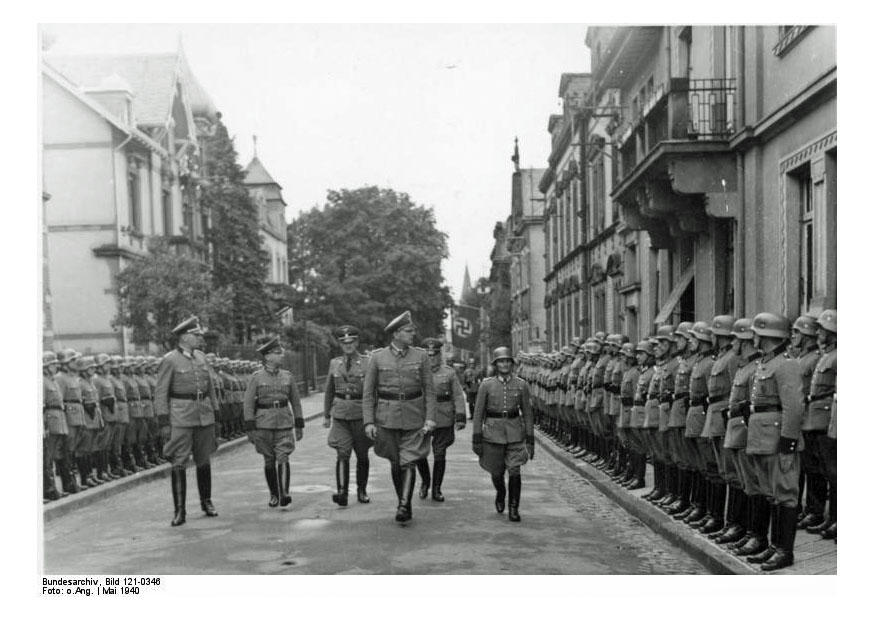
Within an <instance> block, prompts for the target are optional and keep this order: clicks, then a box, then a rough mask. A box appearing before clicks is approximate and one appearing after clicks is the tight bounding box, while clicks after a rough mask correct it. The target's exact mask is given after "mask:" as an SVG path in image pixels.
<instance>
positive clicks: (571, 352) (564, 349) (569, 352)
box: [562, 344, 574, 357]
mask: <svg viewBox="0 0 875 620" xmlns="http://www.w3.org/2000/svg"><path fill="white" fill-rule="evenodd" d="M562 355H566V356H568V357H571V356H572V355H574V349H573V348H571V347H570V346H569V345H567V344H566V345H565V346H564V347H562Z"/></svg>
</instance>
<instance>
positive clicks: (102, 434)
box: [94, 422, 115, 452]
mask: <svg viewBox="0 0 875 620" xmlns="http://www.w3.org/2000/svg"><path fill="white" fill-rule="evenodd" d="M113 424H115V422H104V423H103V428H102V429H100V431H98V433H97V440H96V445H95V447H94V451H95V452H106V451H107V450H109V449H110V447H111V446H112V426H113Z"/></svg>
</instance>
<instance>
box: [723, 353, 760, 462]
mask: <svg viewBox="0 0 875 620" xmlns="http://www.w3.org/2000/svg"><path fill="white" fill-rule="evenodd" d="M759 356H760V354H759V353H754V354H753V355H752V356H751V357H749V358H748V359H747V360H746V361H742V362H741V363H742V364H743V365H741V366H739V368H738V370H736V371H735V377H733V379H732V389H730V390H729V419H728V420H727V422H726V438H725V439H724V440H723V447H724V448H746V447H747V423H745V421H744V419H745V416H746V415H748V414H749V413H750V386H751V383H752V381H753V375H754V373H755V372H756V369H757V365H756V361H757V359H758V358H759Z"/></svg>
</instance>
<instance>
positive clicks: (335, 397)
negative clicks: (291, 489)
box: [323, 325, 373, 506]
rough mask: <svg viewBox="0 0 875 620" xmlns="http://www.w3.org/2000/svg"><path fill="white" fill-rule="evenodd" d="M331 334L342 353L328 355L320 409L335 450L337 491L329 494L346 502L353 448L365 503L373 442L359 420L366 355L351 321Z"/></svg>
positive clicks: (342, 503)
mask: <svg viewBox="0 0 875 620" xmlns="http://www.w3.org/2000/svg"><path fill="white" fill-rule="evenodd" d="M334 336H335V337H336V338H337V341H338V342H339V343H340V348H341V349H343V355H341V356H339V357H335V358H334V359H332V360H331V363H330V364H329V366H328V377H327V378H326V379H325V401H324V409H323V411H324V412H325V420H324V422H323V426H324V427H325V428H331V430H330V431H329V432H328V445H329V446H330V447H332V448H334V450H335V451H336V453H337V462H336V463H335V474H336V475H335V477H336V478H337V493H335V494H334V495H332V496H331V500H332V501H333V502H334V503H335V504H337V505H339V506H346V505H347V502H348V497H349V457H350V455H351V454H352V452H353V451H355V483H356V496H357V498H358V501H359V503H362V504H367V503H368V502H370V501H371V499H370V498H369V497H368V474H369V472H370V467H371V461H370V459H369V458H368V451H369V450H370V449H371V446H372V445H373V442H372V441H371V440H370V439H368V437H367V435H365V425H364V422H363V421H362V417H363V413H362V395H363V392H362V390H363V385H364V378H365V370H366V369H367V367H368V361H369V360H370V356H367V355H363V354H361V353H359V351H358V344H359V330H358V329H357V328H355V327H353V326H352V325H343V326H341V327H338V328H337V330H336V331H335V332H334Z"/></svg>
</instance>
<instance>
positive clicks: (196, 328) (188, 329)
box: [171, 315, 204, 336]
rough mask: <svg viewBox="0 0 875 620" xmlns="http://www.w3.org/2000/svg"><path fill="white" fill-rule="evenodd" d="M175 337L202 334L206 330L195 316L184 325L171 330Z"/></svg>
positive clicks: (189, 318)
mask: <svg viewBox="0 0 875 620" xmlns="http://www.w3.org/2000/svg"><path fill="white" fill-rule="evenodd" d="M171 331H172V332H173V333H174V334H175V335H177V336H182V335H183V334H202V333H204V330H203V329H202V328H201V324H200V321H199V320H198V318H197V317H196V316H194V315H192V316H190V317H188V318H187V319H185V320H184V321H183V322H182V323H180V324H179V325H177V326H176V327H174V328H173V329H172V330H171Z"/></svg>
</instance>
